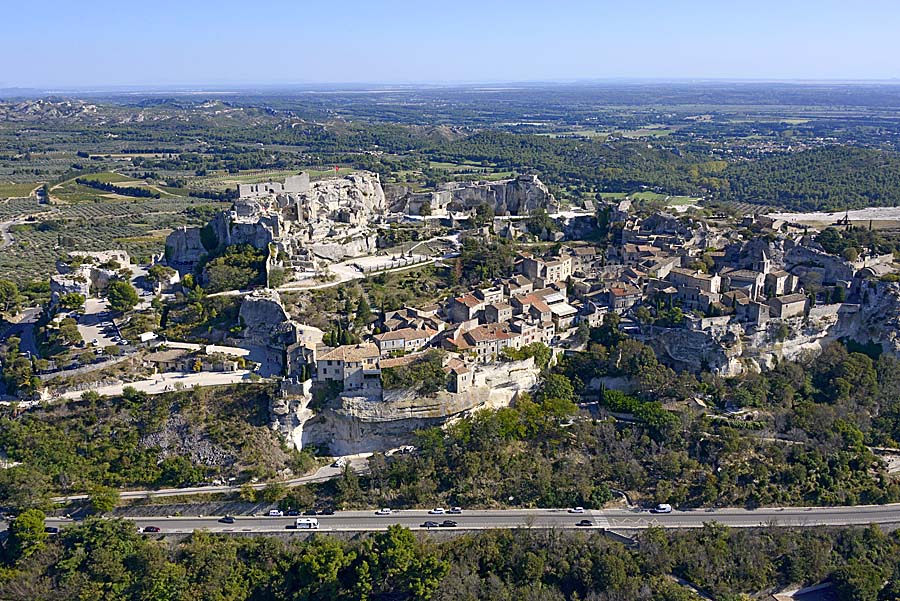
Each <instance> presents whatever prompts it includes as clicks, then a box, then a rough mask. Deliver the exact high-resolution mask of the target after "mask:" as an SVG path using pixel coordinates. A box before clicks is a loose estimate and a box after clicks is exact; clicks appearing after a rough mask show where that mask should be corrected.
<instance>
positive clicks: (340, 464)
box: [331, 457, 347, 467]
mask: <svg viewBox="0 0 900 601" xmlns="http://www.w3.org/2000/svg"><path fill="white" fill-rule="evenodd" d="M345 465H347V460H346V459H345V458H343V457H338V458H337V460H335V462H334V463H332V464H331V467H344V466H345Z"/></svg>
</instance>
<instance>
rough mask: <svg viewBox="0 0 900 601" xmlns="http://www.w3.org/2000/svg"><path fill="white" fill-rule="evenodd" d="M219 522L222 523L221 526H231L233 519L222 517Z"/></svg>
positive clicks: (228, 516)
mask: <svg viewBox="0 0 900 601" xmlns="http://www.w3.org/2000/svg"><path fill="white" fill-rule="evenodd" d="M219 521H220V522H222V523H223V524H233V523H234V518H233V517H231V516H230V515H226V516H225V517H223V518H222V519H220V520H219Z"/></svg>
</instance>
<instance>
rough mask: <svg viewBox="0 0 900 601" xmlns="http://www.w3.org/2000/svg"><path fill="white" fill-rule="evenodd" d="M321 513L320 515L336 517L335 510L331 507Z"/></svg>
mask: <svg viewBox="0 0 900 601" xmlns="http://www.w3.org/2000/svg"><path fill="white" fill-rule="evenodd" d="M319 513H320V515H334V509H332V508H331V507H326V508H325V509H323V510H322V511H321V512H319Z"/></svg>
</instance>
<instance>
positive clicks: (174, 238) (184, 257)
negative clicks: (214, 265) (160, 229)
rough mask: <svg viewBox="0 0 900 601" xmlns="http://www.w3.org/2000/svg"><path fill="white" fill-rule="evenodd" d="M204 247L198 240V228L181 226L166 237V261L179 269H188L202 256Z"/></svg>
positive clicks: (204, 251) (204, 253)
mask: <svg viewBox="0 0 900 601" xmlns="http://www.w3.org/2000/svg"><path fill="white" fill-rule="evenodd" d="M204 255H206V249H205V248H204V247H203V243H202V242H201V241H200V228H198V227H182V228H179V229H177V230H175V231H173V232H172V233H171V234H169V235H168V237H167V238H166V254H165V257H166V263H167V264H168V265H169V266H170V267H172V268H174V269H177V270H179V271H185V270H187V271H190V270H191V269H192V268H193V266H194V265H196V264H197V263H198V262H200V260H201V259H202V258H203V256H204Z"/></svg>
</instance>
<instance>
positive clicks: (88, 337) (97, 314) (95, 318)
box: [78, 298, 119, 349]
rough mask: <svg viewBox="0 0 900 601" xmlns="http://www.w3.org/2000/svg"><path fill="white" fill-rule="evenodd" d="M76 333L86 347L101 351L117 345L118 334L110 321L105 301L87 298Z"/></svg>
mask: <svg viewBox="0 0 900 601" xmlns="http://www.w3.org/2000/svg"><path fill="white" fill-rule="evenodd" d="M78 331H79V332H80V333H81V337H82V338H83V339H84V342H85V344H86V345H87V346H88V347H93V348H99V349H102V348H104V347H107V346H114V345H116V344H118V339H119V332H118V330H117V329H116V326H115V324H114V323H113V321H112V314H111V313H110V312H109V303H108V302H107V300H106V299H97V298H89V299H87V300H86V301H85V302H84V314H83V315H82V316H81V317H79V319H78ZM94 340H96V341H97V343H96V344H94V342H93V341H94Z"/></svg>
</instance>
